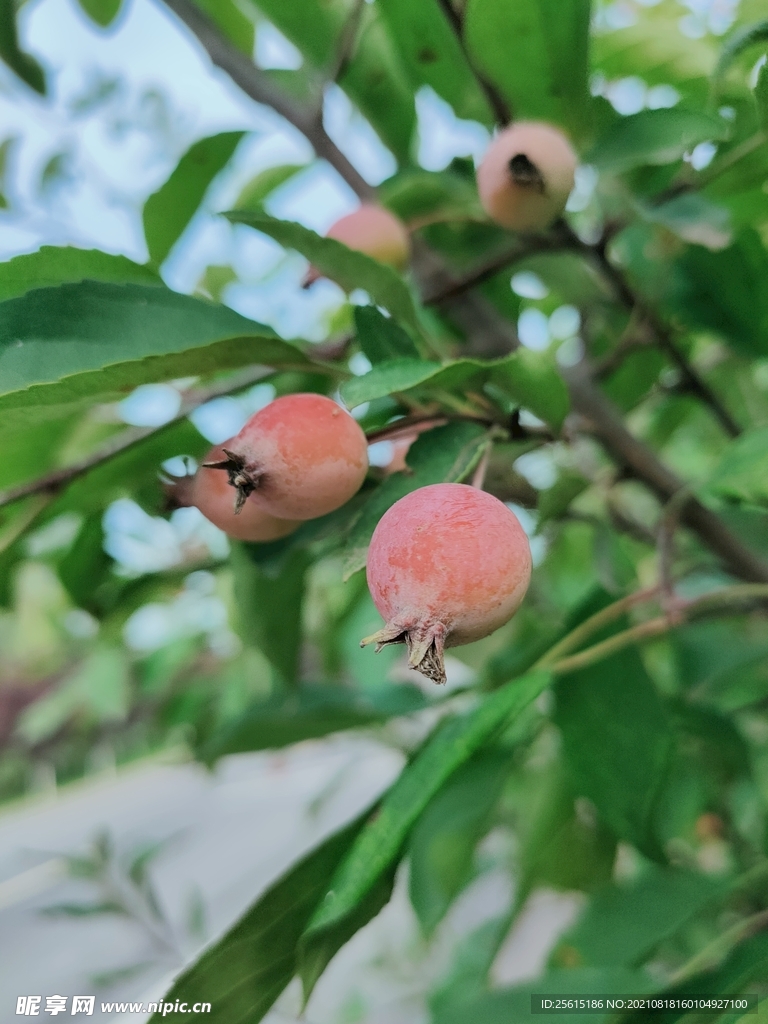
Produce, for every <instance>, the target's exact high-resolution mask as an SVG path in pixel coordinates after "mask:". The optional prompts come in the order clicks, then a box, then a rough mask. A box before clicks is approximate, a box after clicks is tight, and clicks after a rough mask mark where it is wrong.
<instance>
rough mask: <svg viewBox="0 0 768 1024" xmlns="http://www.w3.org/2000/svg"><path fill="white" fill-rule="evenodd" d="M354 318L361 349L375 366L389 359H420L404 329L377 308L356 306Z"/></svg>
mask: <svg viewBox="0 0 768 1024" xmlns="http://www.w3.org/2000/svg"><path fill="white" fill-rule="evenodd" d="M354 317H355V334H356V335H357V340H358V342H359V344H360V348H361V349H362V350H363V353H364V355H366V356H367V357H368V358H369V359H370V361H371V362H372V363H373V364H374V366H375V365H376V363H383V362H386V360H388V359H402V358H406V359H407V358H411V359H418V355H419V353H418V352H417V351H416V346H415V345H414V344H413V342H412V341H411V339H410V338H409V336H408V335H407V334H406V333H405V331H404V330H403V329H402V327H398V325H397V324H396V323H395V321H394V320H392V319H391V318H389V317H386V316H384V314H383V313H382V312H381V310H380V309H377V308H376V306H355V308H354Z"/></svg>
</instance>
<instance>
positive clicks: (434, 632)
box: [360, 622, 448, 684]
mask: <svg viewBox="0 0 768 1024" xmlns="http://www.w3.org/2000/svg"><path fill="white" fill-rule="evenodd" d="M447 633H448V630H447V629H446V627H445V626H444V625H443V623H442V622H434V623H432V624H430V625H424V624H422V623H417V624H415V625H410V626H404V625H401V624H399V623H397V622H391V623H388V624H387V625H386V626H385V627H384V628H383V629H380V630H378V632H376V633H372V634H371V636H367V637H365V639H363V640H361V641H360V646H361V647H367V645H368V644H376V653H377V654H378V653H379V651H380V650H382V648H384V647H390V646H392V645H393V644H406V645H407V647H408V668H412V669H415V670H416V671H417V672H421V674H422V675H423V676H426V677H427V679H431V680H432V682H433V683H439V684H443V683H445V682H446V681H447V680H446V675H445V660H444V657H443V652H444V651H445V640H446V636H447Z"/></svg>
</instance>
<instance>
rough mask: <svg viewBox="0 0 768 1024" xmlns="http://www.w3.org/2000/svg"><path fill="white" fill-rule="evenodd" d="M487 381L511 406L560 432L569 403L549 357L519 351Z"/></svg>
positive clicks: (527, 351) (524, 349) (508, 357)
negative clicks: (522, 410) (503, 395)
mask: <svg viewBox="0 0 768 1024" xmlns="http://www.w3.org/2000/svg"><path fill="white" fill-rule="evenodd" d="M490 380H491V383H493V384H494V385H495V386H496V387H497V388H500V389H501V390H502V391H504V392H505V393H506V394H507V395H509V397H510V398H511V399H512V401H513V402H516V403H517V404H518V405H522V406H524V407H525V408H526V409H529V410H530V411H531V412H532V413H534V415H536V416H538V417H539V419H542V420H544V421H545V423H549V424H550V426H551V427H552V428H553V429H554V430H555V431H559V430H560V428H561V427H562V425H563V420H564V419H565V417H566V416H567V415H568V410H569V408H570V399H569V398H568V389H567V388H566V386H565V382H564V381H563V378H562V377H561V376H560V374H559V373H558V370H557V365H556V364H555V361H554V359H553V357H552V354H551V353H549V352H532V351H531V350H530V349H529V348H523V347H520V348H518V349H517V350H516V351H515V352H513V353H512V354H511V355H509V356H507V358H506V359H504V360H501V361H499V363H497V364H496V365H495V366H494V367H493V371H492V373H491V376H490Z"/></svg>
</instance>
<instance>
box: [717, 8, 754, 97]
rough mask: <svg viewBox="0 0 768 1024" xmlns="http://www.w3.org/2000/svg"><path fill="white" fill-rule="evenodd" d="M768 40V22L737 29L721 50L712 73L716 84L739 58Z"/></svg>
mask: <svg viewBox="0 0 768 1024" xmlns="http://www.w3.org/2000/svg"><path fill="white" fill-rule="evenodd" d="M767 40H768V20H765V21H758V22H755V23H754V24H752V25H743V26H741V27H740V28H737V29H735V30H734V31H733V32H732V33H731V34H730V35H729V36H728V38H727V39H726V40H725V42H724V43H723V46H722V48H721V50H720V56H719V58H718V61H717V65H716V66H715V70H714V71H713V72H712V78H713V79H714V81H715V82H717V80H718V79H720V78H722V77H723V75H724V74H725V72H726V71H727V70H728V68H729V67H730V66H731V64H733V62H734V61H735V60H736V58H737V57H740V56H741V54H742V53H744V52H745V51H746V50H748V49H750V47H752V46H755V45H756V44H757V43H764V42H766V41H767Z"/></svg>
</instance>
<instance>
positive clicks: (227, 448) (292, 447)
mask: <svg viewBox="0 0 768 1024" xmlns="http://www.w3.org/2000/svg"><path fill="white" fill-rule="evenodd" d="M222 450H223V452H224V455H225V458H224V459H222V460H221V461H216V462H213V463H208V466H209V467H210V468H211V469H219V470H222V469H224V470H226V471H227V473H228V474H229V483H230V484H231V485H232V486H233V487H234V488H235V489H236V491H237V497H236V500H235V501H234V502H233V504H234V505H235V511H236V512H239V511H240V510H241V509H242V508H243V507H244V505H245V502H246V499H248V498H249V496H250V495H252V498H251V500H252V501H253V502H255V503H256V505H257V506H258V507H259V508H260V509H261V510H262V511H264V512H268V513H269V514H270V515H271V516H276V517H277V518H278V519H316V518H317V517H318V516H324V515H325V514H326V513H327V512H333V510H334V509H337V508H340V507H341V506H342V505H343V504H344V503H345V502H347V501H349V499H350V498H351V497H352V495H353V494H355V493H356V492H357V491H358V490H359V489H360V485H361V484H362V482H363V480H364V479H365V474H366V472H367V470H368V443H367V441H366V437H365V434H364V433H363V431H362V430H361V429H360V426H359V424H358V423H357V421H356V420H354V419H353V418H352V417H351V416H350V415H349V413H348V412H345V411H344V410H343V409H342V408H341V407H340V406H338V405H337V404H336V403H335V402H333V401H331V399H330V398H326V397H325V395H315V394H299V395H285V396H284V397H283V398H276V399H275V401H274V402H270V403H269V405H267V406H265V407H264V408H263V409H261V410H259V412H257V413H256V414H255V415H254V416H251V418H250V419H249V420H248V422H247V423H246V424H245V426H244V427H243V429H242V430H241V431H240V433H239V434H238V435H237V437H234V438H233V439H232V440H231V441H229V442H228V443H227V444H225V445H222ZM222 477H224V475H223V474H222Z"/></svg>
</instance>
